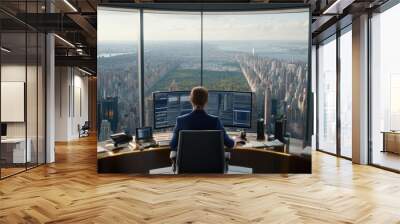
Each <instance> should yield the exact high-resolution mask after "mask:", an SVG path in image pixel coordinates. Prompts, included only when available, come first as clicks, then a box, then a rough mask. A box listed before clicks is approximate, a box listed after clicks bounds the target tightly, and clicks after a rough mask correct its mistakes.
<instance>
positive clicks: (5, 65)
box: [0, 32, 31, 177]
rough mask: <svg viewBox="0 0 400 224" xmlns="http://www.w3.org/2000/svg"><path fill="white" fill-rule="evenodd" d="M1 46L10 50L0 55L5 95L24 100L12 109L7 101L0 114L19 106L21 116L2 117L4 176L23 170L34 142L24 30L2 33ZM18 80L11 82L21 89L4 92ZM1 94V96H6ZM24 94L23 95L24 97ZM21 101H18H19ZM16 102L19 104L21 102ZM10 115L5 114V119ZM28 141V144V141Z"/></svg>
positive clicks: (2, 172)
mask: <svg viewBox="0 0 400 224" xmlns="http://www.w3.org/2000/svg"><path fill="white" fill-rule="evenodd" d="M1 45H2V46H5V47H6V48H7V49H10V52H5V51H2V57H1V59H2V60H1V79H0V80H1V82H2V85H1V86H2V87H4V90H3V89H2V91H1V92H2V94H7V95H8V94H16V95H18V96H20V97H18V98H20V100H23V103H22V107H21V106H19V107H17V108H13V107H11V108H9V107H7V105H6V104H5V103H2V107H1V108H0V109H1V114H2V115H6V114H10V113H12V110H13V109H17V110H19V111H16V114H19V115H22V117H21V116H18V117H15V118H16V119H15V120H14V119H11V120H3V119H1V120H2V122H3V123H5V124H7V134H6V136H5V137H6V138H4V137H3V139H2V140H1V146H0V147H1V162H2V165H1V174H2V177H5V176H10V175H12V174H15V173H18V172H21V171H24V170H25V169H26V162H27V161H30V159H31V158H30V155H31V151H30V149H31V148H29V146H30V143H31V141H27V136H26V133H27V132H26V128H27V127H26V117H25V115H26V110H25V108H26V107H25V93H26V74H27V69H28V68H27V66H26V60H27V51H26V50H27V49H26V46H27V37H26V33H25V32H10V33H4V32H3V33H2V34H1ZM11 82H15V84H12V85H14V86H15V85H18V86H19V87H22V88H16V89H17V90H15V89H14V91H18V92H17V93H13V92H7V93H6V92H5V91H7V90H12V89H13V88H11V89H10V88H7V87H6V86H5V85H6V83H11ZM7 95H5V96H2V98H4V97H7ZM21 96H23V97H21ZM20 100H18V101H20ZM18 101H17V104H19V105H20V103H18ZM9 117H10V116H6V117H5V119H7V118H9ZM27 143H28V144H27Z"/></svg>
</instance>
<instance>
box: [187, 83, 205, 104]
mask: <svg viewBox="0 0 400 224" xmlns="http://www.w3.org/2000/svg"><path fill="white" fill-rule="evenodd" d="M190 101H191V102H192V104H193V105H194V106H197V107H204V106H205V105H206V103H207V101H208V90H207V89H206V88H204V87H202V86H196V87H194V88H193V89H192V91H191V93H190Z"/></svg>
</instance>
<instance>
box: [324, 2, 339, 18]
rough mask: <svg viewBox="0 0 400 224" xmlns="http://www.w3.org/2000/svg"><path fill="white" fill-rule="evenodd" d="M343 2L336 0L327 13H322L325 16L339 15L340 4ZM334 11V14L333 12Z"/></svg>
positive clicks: (326, 10)
mask: <svg viewBox="0 0 400 224" xmlns="http://www.w3.org/2000/svg"><path fill="white" fill-rule="evenodd" d="M340 1H341V0H336V1H335V2H334V3H333V4H332V5H330V6H329V7H328V8H327V9H325V11H324V12H323V13H322V14H324V15H326V14H340V13H338V12H337V11H338V4H339V2H340ZM332 11H334V12H332Z"/></svg>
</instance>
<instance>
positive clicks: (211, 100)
mask: <svg viewBox="0 0 400 224" xmlns="http://www.w3.org/2000/svg"><path fill="white" fill-rule="evenodd" d="M189 96H190V91H173V92H154V93H153V126H154V129H160V128H169V127H173V126H175V122H176V118H177V117H178V116H180V115H184V114H187V113H190V112H191V111H192V104H191V103H190V98H189ZM252 99H253V97H252V92H237V91H211V90H210V91H209V92H208V104H207V107H206V108H205V110H206V111H207V113H209V114H211V115H215V116H218V117H219V119H220V120H221V122H222V124H223V125H224V126H225V127H236V128H251V118H252V102H253V100H252Z"/></svg>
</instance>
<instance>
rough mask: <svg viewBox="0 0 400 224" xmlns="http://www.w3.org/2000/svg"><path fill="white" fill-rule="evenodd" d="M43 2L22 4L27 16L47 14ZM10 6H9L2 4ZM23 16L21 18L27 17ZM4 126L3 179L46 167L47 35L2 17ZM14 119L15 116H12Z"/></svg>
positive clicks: (0, 163)
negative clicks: (28, 14) (39, 166)
mask: <svg viewBox="0 0 400 224" xmlns="http://www.w3.org/2000/svg"><path fill="white" fill-rule="evenodd" d="M42 3H43V1H21V2H19V4H18V6H19V10H20V11H21V12H24V13H36V12H39V13H40V12H43V9H41V7H40V6H41V5H42ZM0 4H1V6H2V5H3V4H7V2H1V3H0ZM24 13H21V14H20V16H24ZM0 16H1V17H2V18H4V20H2V21H5V20H7V21H9V22H10V23H12V29H11V28H10V27H11V26H9V25H7V24H4V23H0V46H1V57H0V67H1V70H0V71H1V73H0V74H1V75H0V82H1V85H0V89H1V91H0V92H1V100H0V101H2V102H1V106H0V110H1V116H0V117H1V118H0V120H1V123H2V124H3V125H5V126H6V133H4V135H3V134H2V135H3V136H2V139H1V144H0V178H1V179H3V178H5V177H8V176H11V175H14V174H17V173H19V172H22V171H25V170H27V169H29V168H33V167H36V166H37V165H39V164H43V163H45V112H44V111H45V103H44V101H45V92H46V89H45V66H44V65H45V60H46V53H45V45H46V40H45V35H44V34H43V33H41V32H40V31H39V30H36V29H35V28H34V27H31V26H30V25H28V24H26V23H24V22H22V21H18V20H16V19H15V18H13V17H12V16H11V15H8V14H4V13H3V12H1V13H0ZM9 115H11V116H9Z"/></svg>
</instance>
